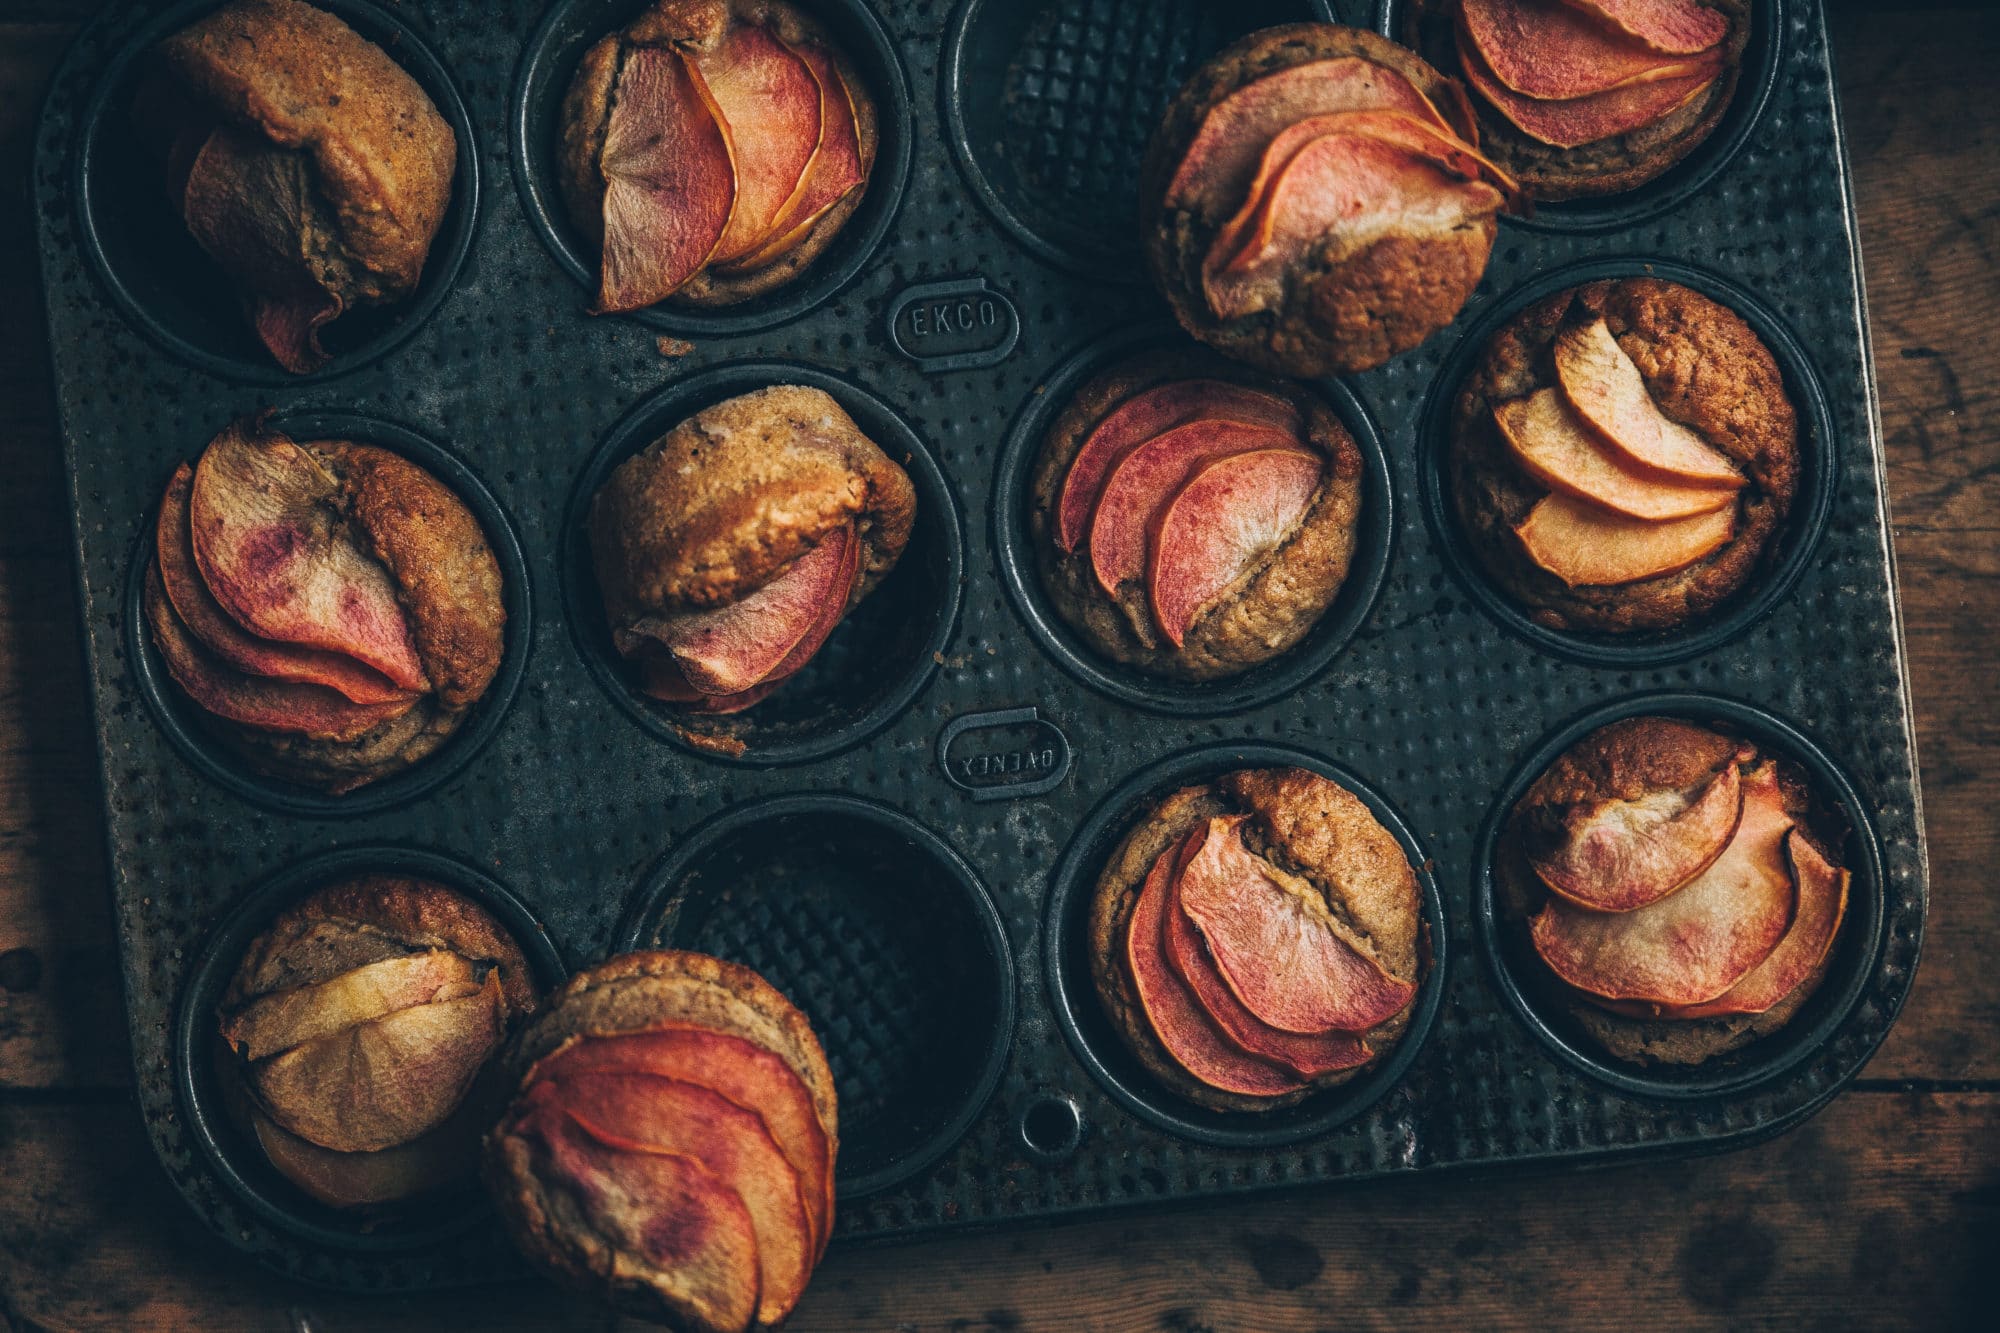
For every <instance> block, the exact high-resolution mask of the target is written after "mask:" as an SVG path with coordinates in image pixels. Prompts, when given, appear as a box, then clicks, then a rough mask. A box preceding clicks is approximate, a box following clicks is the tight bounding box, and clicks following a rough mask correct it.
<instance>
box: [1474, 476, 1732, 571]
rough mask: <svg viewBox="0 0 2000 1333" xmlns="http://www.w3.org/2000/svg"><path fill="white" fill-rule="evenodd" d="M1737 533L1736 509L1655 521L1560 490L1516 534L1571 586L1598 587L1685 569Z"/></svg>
mask: <svg viewBox="0 0 2000 1333" xmlns="http://www.w3.org/2000/svg"><path fill="white" fill-rule="evenodd" d="M1735 530H1736V510H1735V507H1734V506H1730V507H1727V508H1723V509H1717V510H1713V511H1711V512H1710V513H1706V514H1696V515H1694V516H1693V517H1692V518H1677V519H1673V520H1670V521H1668V522H1664V523H1653V522H1648V521H1647V520H1645V519H1639V518H1630V517H1627V516H1626V515H1624V514H1614V513H1612V512H1611V511H1610V510H1609V509H1606V508H1604V507H1603V506H1601V505H1596V504H1592V503H1591V502H1590V501H1588V500H1579V499H1577V498H1576V497H1574V496H1570V495H1563V494H1561V493H1560V492H1558V493H1555V494H1551V495H1545V496H1543V497H1542V498H1541V499H1540V500H1538V501H1536V503H1535V507H1534V508H1533V509H1531V510H1529V511H1528V516H1527V517H1526V518H1524V519H1522V520H1521V522H1520V523H1519V524H1518V525H1517V526H1516V527H1515V529H1514V535H1515V536H1517V537H1519V538H1520V539H1521V546H1522V549H1524V550H1525V551H1526V552H1527V553H1528V558H1529V559H1531V560H1533V561H1534V562H1535V563H1536V564H1537V565H1539V566H1541V567H1542V568H1543V569H1546V570H1547V571H1549V573H1551V574H1553V575H1555V576H1556V577H1557V578H1559V579H1561V580H1562V581H1563V582H1564V583H1566V584H1568V585H1569V586H1570V587H1572V588H1597V587H1616V586H1617V585H1619V584H1624V583H1637V582H1638V581H1639V580H1640V579H1650V578H1658V577H1659V576H1660V575H1662V574H1672V573H1674V572H1675V571H1676V570H1682V569H1686V568H1687V567H1688V566H1689V565H1692V564H1693V563H1695V561H1697V560H1700V559H1702V558H1703V557H1705V556H1707V555H1708V554H1709V553H1710V552H1712V551H1714V550H1716V549H1717V548H1718V547H1720V546H1721V545H1722V544H1723V543H1724V542H1726V541H1728V540H1729V536H1730V534H1731V533H1732V532H1734V531H1735Z"/></svg>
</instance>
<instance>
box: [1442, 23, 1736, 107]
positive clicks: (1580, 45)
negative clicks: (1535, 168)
mask: <svg viewBox="0 0 2000 1333" xmlns="http://www.w3.org/2000/svg"><path fill="white" fill-rule="evenodd" d="M1458 14H1459V17H1458V22H1459V31H1460V35H1461V37H1462V38H1470V39H1471V42H1472V46H1473V47H1474V49H1476V50H1477V51H1478V52H1479V56H1480V58H1481V59H1482V60H1484V61H1485V62H1486V68H1487V69H1489V70H1491V71H1493V75H1494V77H1495V78H1497V79H1498V80H1499V81H1500V82H1501V83H1502V84H1503V85H1505V86H1506V87H1507V88H1509V89H1511V90H1512V91H1514V92H1517V93H1519V94H1521V95H1522V96H1523V97H1530V98H1534V99H1535V100H1537V101H1570V100H1573V99H1575V98H1579V97H1589V96H1591V95H1592V94H1593V93H1602V92H1609V91H1610V90H1611V89H1613V88H1626V87H1631V86H1633V85H1635V84H1640V83H1647V82H1653V81H1656V80H1660V79H1673V78H1679V77H1681V76H1683V75H1686V74H1691V73H1693V72H1694V70H1695V67H1696V64H1697V63H1699V62H1690V61H1686V60H1676V59H1674V58H1672V57H1669V56H1663V55H1661V54H1660V53H1659V52H1657V51H1653V50H1649V49H1648V48H1647V47H1645V46H1644V45H1642V44H1640V43H1639V42H1636V41H1633V40H1632V39H1631V38H1629V37H1627V36H1625V35H1624V34H1622V33H1618V32H1615V31H1613V30H1612V29H1610V28H1609V27H1607V26H1606V25H1605V24H1603V23H1599V22H1596V21H1594V20H1593V19H1592V18H1590V17H1589V16H1587V15H1585V14H1583V13H1580V12H1579V11H1578V10H1577V9H1575V8H1573V7H1571V6H1570V5H1567V4H1564V3H1563V2H1562V0H1461V4H1460V5H1459V11H1458ZM1463 44H1464V43H1463V42H1462V41H1461V46H1463Z"/></svg>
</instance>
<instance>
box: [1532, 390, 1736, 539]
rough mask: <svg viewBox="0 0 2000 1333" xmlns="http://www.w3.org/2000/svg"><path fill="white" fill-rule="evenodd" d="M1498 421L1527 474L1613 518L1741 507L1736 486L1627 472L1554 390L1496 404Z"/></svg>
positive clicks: (1657, 516) (1683, 514) (1670, 515)
mask: <svg viewBox="0 0 2000 1333" xmlns="http://www.w3.org/2000/svg"><path fill="white" fill-rule="evenodd" d="M1493 420H1494V423H1495V424H1496V425H1498V426H1499V427H1500V436H1501V438H1502V439H1504V440H1506V442H1507V452H1508V454H1509V455H1510V456H1512V458H1513V460H1514V461H1515V462H1516V463H1517V464H1519V465H1520V468H1521V470H1522V471H1523V472H1525V473H1527V474H1528V475H1529V476H1531V477H1533V478H1534V479H1535V480H1536V481H1539V482H1541V483H1542V484H1543V485H1544V486H1547V487H1548V488H1549V489H1551V490H1554V491H1561V492H1563V493H1564V494H1566V495H1573V496H1576V497H1577V498H1578V499H1580V500H1590V501H1594V502H1595V503H1597V504H1599V505H1601V506H1603V507H1604V508H1606V509H1609V510H1610V511H1611V512H1612V513H1614V514H1624V515H1626V516H1627V517H1630V518H1643V519H1647V520H1650V521H1652V522H1655V523H1658V522H1661V521H1664V520H1666V519H1671V518H1689V517H1692V516H1693V515H1695V514H1707V513H1711V512H1713V511H1715V510H1717V509H1728V508H1733V507H1734V506H1735V504H1736V491H1735V489H1734V488H1733V487H1729V486H1715V485H1706V484H1704V485H1696V484H1692V483H1688V482H1677V481H1669V480H1666V479H1665V478H1662V477H1659V476H1657V475H1655V476H1648V475H1646V474H1644V473H1642V472H1639V471H1638V470H1636V469H1634V468H1630V467H1627V466H1626V465H1625V463H1624V461H1623V460H1622V459H1620V458H1619V457H1618V456H1617V455H1616V454H1614V453H1612V451H1611V450H1610V449H1609V448H1607V447H1606V446H1605V445H1604V444H1603V443H1602V441H1601V440H1600V439H1599V437H1598V435H1597V433H1596V432H1595V431H1592V430H1591V429H1590V428H1589V427H1587V426H1585V425H1584V424H1583V422H1582V420H1581V419H1579V418H1578V417H1577V415H1576V413H1574V412H1572V411H1570V410H1569V405H1568V403H1566V402H1564V401H1563V396H1562V394H1561V393H1559V392H1558V391H1556V390H1554V389H1539V390H1537V391H1536V392H1534V393H1531V394H1529V395H1528V396H1527V397H1526V398H1513V399H1509V400H1508V401H1507V402H1504V403H1500V404H1497V405H1496V406H1495V407H1494V409H1493Z"/></svg>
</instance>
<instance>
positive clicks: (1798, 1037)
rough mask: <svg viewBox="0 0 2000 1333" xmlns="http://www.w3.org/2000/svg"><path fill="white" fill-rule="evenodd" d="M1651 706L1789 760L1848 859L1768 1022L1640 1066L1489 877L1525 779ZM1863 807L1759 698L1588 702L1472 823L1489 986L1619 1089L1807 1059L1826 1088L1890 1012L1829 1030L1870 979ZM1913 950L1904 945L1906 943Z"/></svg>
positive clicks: (1756, 1073) (1715, 1085)
mask: <svg viewBox="0 0 2000 1333" xmlns="http://www.w3.org/2000/svg"><path fill="white" fill-rule="evenodd" d="M1653 716H1660V717H1676V718H1683V719H1685V720H1687V721H1689V722H1693V723H1696V724H1699V725H1719V726H1723V727H1726V728H1728V729H1729V730H1730V731H1732V732H1734V733H1737V734H1740V735H1742V736H1744V737H1746V738H1747V739H1749V740H1751V741H1753V742H1754V743H1755V744H1756V745H1757V746H1758V748H1759V749H1761V750H1763V751H1764V752H1765V753H1768V754H1772V755H1776V756H1777V757H1778V758H1781V759H1787V760H1790V761H1792V762H1794V763H1796V764H1798V765H1799V766H1800V767H1802V768H1803V769H1804V770H1805V771H1806V775H1807V778H1808V780H1809V782H1810V784H1811V787H1812V790H1813V793H1814V794H1815V795H1816V796H1818V797H1819V798H1820V799H1821V800H1822V801H1825V802H1827V803H1828V804H1829V805H1830V806H1832V807H1833V808H1835V809H1837V810H1839V811H1840V813H1841V815H1842V816H1843V817H1844V818H1845V819H1846V820H1847V823H1848V826H1849V827H1850V829H1851V830H1852V832H1851V833H1850V834H1849V835H1848V839H1847V851H1848V853H1849V855H1848V856H1847V857H1846V860H1847V862H1848V869H1849V870H1850V871H1851V872H1852V875H1853V879H1852V882H1851V884H1850V887H1849V890H1848V898H1847V915H1846V918H1845V920H1844V921H1843V922H1842V924H1841V927H1840V934H1839V936H1838V937H1837V938H1836V939H1835V941H1834V956H1833V963H1832V965H1831V967H1830V968H1829V969H1828V970H1827V973H1826V976H1825V978H1824V979H1823V980H1822V981H1821V982H1820V985H1819V988H1818V990H1816V991H1815V992H1814V993H1813V995H1812V997H1811V998H1810V999H1808V1000H1807V1001H1806V1002H1805V1007H1804V1008H1803V1009H1801V1010H1800V1011H1799V1012H1798V1013H1797V1014H1796V1015H1794V1016H1793V1018H1792V1020H1791V1022H1789V1023H1787V1024H1785V1025H1784V1026H1783V1027H1782V1028H1780V1029H1779V1030H1778V1031H1776V1032H1773V1033H1771V1034H1770V1035H1769V1036H1765V1037H1761V1038H1759V1039H1757V1040H1756V1041H1753V1042H1751V1043H1750V1044H1749V1045H1748V1046H1745V1047H1744V1048H1742V1049H1741V1050H1738V1051H1732V1052H1730V1053H1728V1054H1726V1055H1719V1056H1716V1057H1714V1058H1712V1059H1709V1060H1705V1061H1703V1062H1702V1063H1701V1064H1698V1065H1693V1066H1689V1067H1686V1068H1681V1067H1676V1066H1665V1065H1660V1066H1646V1065H1641V1064H1637V1063H1634V1062H1630V1061H1626V1060H1621V1059H1619V1058H1618V1057H1616V1056H1614V1055H1612V1054H1610V1053H1609V1052H1607V1051H1604V1050H1601V1049H1599V1048H1598V1047H1597V1046H1596V1045H1595V1044H1594V1043H1593V1042H1592V1041H1591V1040H1590V1038H1589V1037H1588V1036H1587V1035H1586V1034H1585V1033H1584V1032H1583V1031H1582V1030H1581V1029H1580V1028H1579V1027H1578V1025H1577V1023H1576V1020H1575V1019H1574V1018H1572V1017H1571V1016H1570V1015H1569V1014H1568V1013H1566V1012H1565V1011H1564V1003H1563V999H1562V996H1561V994H1560V992H1559V990H1558V983H1556V982H1555V980H1554V978H1553V977H1552V975H1551V974H1550V973H1549V971H1548V969H1547V967H1546V966H1545V965H1543V964H1542V962H1541V961H1540V959H1539V958H1538V957H1536V955H1535V953H1534V946H1533V945H1532V944H1531V943H1530V942H1529V941H1528V939H1527V932H1526V930H1525V929H1524V928H1523V926H1522V924H1521V923H1520V922H1516V921H1510V920H1508V919H1507V918H1506V916H1505V913H1504V912H1503V910H1502V909H1501V907H1500V905H1499V903H1498V900H1497V890H1496V887H1495V885H1494V882H1493V881H1494V872H1493V861H1494V857H1495V854H1496V851H1497V848H1498V844H1499V841H1500V836H1501V833H1502V832H1503V830H1504V829H1505V827H1506V824H1507V820H1508V817H1509V816H1510V815H1511V814H1512V813H1513V810H1514V806H1515V804H1516V803H1518V802H1519V801H1520V799H1521V797H1522V796H1523V795H1525V794H1526V792H1527V790H1528V788H1529V787H1531V786H1533V785H1534V782H1535V779H1537V778H1539V777H1540V776H1541V775H1542V773H1543V772H1544V771H1545V770H1546V769H1547V768H1548V767H1549V765H1550V764H1552V763H1554V762H1555V761H1556V759H1557V757H1558V756H1560V755H1561V754H1562V753H1563V752H1564V751H1565V750H1567V749H1569V748H1570V747H1571V746H1572V745H1575V744H1576V743H1577V742H1578V741H1580V740H1582V739H1583V738H1584V737H1585V736H1586V735H1588V734H1589V733H1591V732H1593V731H1595V730H1597V729H1598V728H1599V727H1602V726H1605V725H1607V724H1609V723H1612V722H1617V721H1619V720H1621V719H1624V718H1628V717H1653ZM1869 810H1870V805H1869V803H1868V802H1867V801H1866V800H1865V799H1864V798H1863V796H1862V793H1861V791H1860V790H1859V789H1858V788H1857V787H1856V786H1855V784H1854V782H1853V781H1852V780H1851V779H1850V778H1849V777H1848V776H1847V774H1846V773H1845V772H1844V771H1843V770H1842V769H1841V768H1840V767H1839V766H1838V765H1837V764H1835V763H1834V761H1833V760H1832V759H1830V758H1828V757H1827V754H1826V752H1825V751H1824V750H1822V749H1820V748H1819V746H1818V745H1816V744H1815V743H1814V742H1813V741H1811V740H1809V739H1808V738H1807V737H1806V736H1805V734H1804V733H1803V732H1801V731H1800V730H1799V729H1798V728H1797V727H1795V726H1793V725H1792V724H1791V723H1789V722H1786V721H1785V720H1783V719H1782V718H1780V717H1778V716H1777V715H1776V714H1774V713H1768V712H1765V711H1764V710H1763V709H1761V708H1756V707H1753V706H1752V705H1750V704H1746V703H1740V702H1738V701H1736V700H1733V699H1726V698H1723V697H1721V696H1719V695H1712V694H1697V693H1692V692H1684V693H1663V694H1639V695H1633V696H1631V697H1629V698H1625V699H1620V700H1618V701H1616V702H1615V703H1610V704H1606V705H1604V706H1603V707H1601V708H1596V709H1593V710H1591V711H1590V712H1588V713H1586V714H1584V715H1583V716H1581V717H1579V718H1576V719H1575V720H1573V721H1571V722H1569V723H1567V724H1565V725H1563V726H1561V727H1559V728H1557V729H1556V730H1555V731H1553V732H1551V733H1549V735H1547V736H1546V737H1544V738H1543V739H1542V740H1541V742H1540V743H1539V744H1537V745H1536V746H1535V748H1534V750H1533V751H1531V752H1530V753H1529V754H1528V755H1527V757H1526V758H1524V759H1523V760H1522V761H1521V762H1520V764H1519V765H1518V766H1516V768H1515V769H1514V771H1513V772H1512V773H1511V774H1510V775H1509V776H1508V778H1507V782H1506V784H1505V785H1504V786H1503V787H1502V788H1501V790H1500V794H1499V796H1498V797H1497V798H1496V799H1495V800H1494V803H1493V807H1492V809H1491V810H1490V811H1488V813H1487V816H1486V820H1485V823H1484V824H1483V825H1482V826H1481V828H1480V831H1479V838H1478V841H1477V843H1476V844H1475V847H1474V853H1473V855H1474V860H1473V863H1472V864H1473V872H1472V873H1473V915H1474V918H1475V919H1476V921H1477V925H1478V931H1479V942H1480V946H1481V948H1482V949H1483V950H1484V951H1485V954H1486V962H1487V965H1488V967H1490V968H1491V970H1492V974H1493V980H1494V985H1495V987H1496V989H1498V990H1499V992H1500V994H1501V995H1502V996H1504V997H1505V999H1506V1001H1507V1003H1508V1005H1509V1006H1510V1007H1511V1008H1512V1009H1513V1010H1514V1012H1515V1013H1516V1014H1518V1015H1519V1016H1520V1019H1521V1021H1522V1022H1523V1023H1525V1024H1527V1026H1528V1028H1529V1030H1530V1031H1532V1032H1533V1033H1534V1034H1535V1036H1536V1037H1538V1038H1540V1039H1541V1041H1542V1042H1543V1044H1545V1045H1546V1046H1547V1047H1548V1048H1549V1049H1550V1050H1551V1051H1553V1052H1554V1053H1555V1054H1556V1056H1557V1057H1558V1058H1559V1059H1561V1060H1562V1061H1564V1062H1565V1063H1567V1064H1570V1065H1573V1066H1575V1067H1576V1068H1577V1069H1579V1070H1581V1071H1583V1072H1584V1073H1585V1074H1588V1075H1589V1076H1590V1077H1592V1078H1594V1079H1597V1080H1599V1081H1600V1082H1603V1083H1607V1084H1610V1085H1611V1086H1612V1087H1614V1088H1617V1089H1618V1090H1619V1091H1621V1092H1629V1093H1638V1094H1640V1095H1643V1096H1649V1097H1667V1098H1695V1097H1716V1096H1722V1095H1724V1094H1728V1093H1735V1092H1741V1091H1743V1090H1744V1089H1746V1088H1750V1087H1752V1086H1754V1085H1756V1084H1759V1083H1763V1082H1765V1081H1767V1080H1770V1079H1774V1078H1776V1077H1777V1076H1778V1075H1780V1074H1782V1073H1784V1072H1786V1071H1787V1070H1789V1069H1791V1068H1793V1067H1794V1066H1796V1065H1798V1064H1800V1063H1802V1062H1804V1061H1806V1060H1809V1059H1817V1061H1818V1062H1819V1063H1820V1064H1821V1065H1823V1066H1825V1067H1826V1072H1825V1073H1824V1074H1823V1075H1822V1076H1821V1079H1822V1081H1823V1082H1825V1083H1826V1084H1827V1085H1828V1086H1831V1084H1832V1082H1833V1080H1834V1079H1835V1078H1837V1077H1838V1075H1837V1073H1835V1072H1834V1071H1835V1069H1836V1067H1837V1068H1842V1069H1844V1068H1851V1067H1852V1066H1853V1065H1855V1064H1858V1063H1859V1062H1860V1061H1861V1060H1862V1059H1864V1058H1866V1056H1867V1054H1868V1052H1869V1051H1871V1050H1873V1049H1874V1047H1875V1046H1876V1045H1877V1044H1879V1043H1880V1041H1881V1039H1882V1036H1883V1035H1884V1034H1885V1033H1886V1032H1887V1030H1888V1025H1889V1021H1890V1020H1891V1019H1893V1018H1894V1013H1893V1012H1891V1013H1890V1014H1888V1015H1886V1016H1885V1017H1884V1019H1883V1021H1882V1023H1881V1024H1880V1025H1879V1026H1876V1027H1874V1028H1873V1029H1872V1032H1863V1031H1861V1030H1859V1029H1858V1028H1857V1029H1850V1030H1849V1031H1847V1032H1846V1033H1842V1034H1841V1035H1840V1037H1839V1040H1838V1042H1837V1043H1836V1042H1835V1034H1836V1033H1838V1032H1839V1030H1840V1028H1841V1027H1842V1025H1843V1024H1845V1023H1846V1022H1847V1019H1848V1017H1849V1015H1850V1014H1852V1013H1853V1011H1854V1008H1855V1006H1856V1005H1857V1004H1859V1003H1860V1002H1861V999H1862V996H1863V994H1864V992H1866V991H1867V989H1868V987H1869V984H1870V982H1871V981H1873V980H1874V979H1875V973H1876V960H1877V958H1878V957H1879V956H1880V954H1881V952H1882V941H1883V934H1884V927H1885V918H1886V910H1885V894H1884V887H1883V885H1884V881H1883V869H1882V847H1881V841H1880V838H1879V837H1878V835H1877V834H1876V832H1875V825H1874V821H1873V820H1872V819H1871V818H1870V815H1869ZM1912 949H1913V953H1914V945H1913V946H1912ZM1915 961H1916V960H1915V958H1914V957H1912V958H1911V960H1910V966H1912V967H1914V966H1915ZM1897 1003H1898V1004H1900V999H1898V1001H1897ZM1856 1047H1860V1048H1861V1049H1859V1050H1857V1049H1854V1048H1856Z"/></svg>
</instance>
